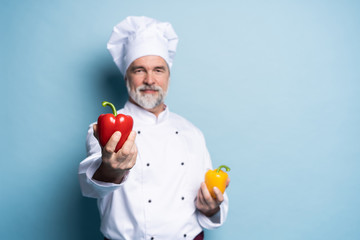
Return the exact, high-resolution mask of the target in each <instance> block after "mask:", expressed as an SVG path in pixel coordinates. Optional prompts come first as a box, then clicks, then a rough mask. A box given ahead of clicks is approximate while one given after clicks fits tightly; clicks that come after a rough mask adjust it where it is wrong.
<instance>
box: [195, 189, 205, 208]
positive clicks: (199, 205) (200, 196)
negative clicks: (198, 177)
mask: <svg viewBox="0 0 360 240" xmlns="http://www.w3.org/2000/svg"><path fill="white" fill-rule="evenodd" d="M196 202H197V208H203V206H205V203H204V196H203V194H202V191H201V185H200V188H199V191H198V193H197V198H196Z"/></svg>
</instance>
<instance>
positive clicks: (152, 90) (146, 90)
mask: <svg viewBox="0 0 360 240" xmlns="http://www.w3.org/2000/svg"><path fill="white" fill-rule="evenodd" d="M140 91H141V92H142V93H146V94H154V93H157V92H158V90H154V89H143V90H140Z"/></svg>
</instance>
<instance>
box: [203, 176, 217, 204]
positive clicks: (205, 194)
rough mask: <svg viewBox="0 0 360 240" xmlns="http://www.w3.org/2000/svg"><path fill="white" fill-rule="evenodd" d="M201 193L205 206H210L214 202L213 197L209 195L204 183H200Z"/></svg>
mask: <svg viewBox="0 0 360 240" xmlns="http://www.w3.org/2000/svg"><path fill="white" fill-rule="evenodd" d="M201 193H202V195H203V199H204V202H205V204H207V205H210V204H211V203H212V202H213V201H214V199H213V197H212V196H211V194H210V192H209V190H208V188H207V186H206V184H205V183H204V182H203V183H201Z"/></svg>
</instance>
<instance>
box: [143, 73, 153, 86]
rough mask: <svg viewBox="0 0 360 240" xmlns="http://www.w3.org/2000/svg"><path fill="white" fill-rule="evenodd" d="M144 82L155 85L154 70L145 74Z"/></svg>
mask: <svg viewBox="0 0 360 240" xmlns="http://www.w3.org/2000/svg"><path fill="white" fill-rule="evenodd" d="M144 83H146V84H148V85H153V84H154V83H155V76H154V74H153V73H152V72H148V73H147V74H146V76H145V79H144Z"/></svg>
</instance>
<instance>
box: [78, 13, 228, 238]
mask: <svg viewBox="0 0 360 240" xmlns="http://www.w3.org/2000/svg"><path fill="white" fill-rule="evenodd" d="M177 43H178V37H177V35H176V33H175V31H174V30H173V28H172V26H171V24H169V23H167V22H159V21H157V20H155V19H152V18H148V17H127V18H126V19H125V20H123V21H122V22H120V23H119V24H118V25H116V26H115V27H114V29H113V33H112V35H111V37H110V40H109V42H108V45H107V47H108V50H109V51H110V53H111V55H112V57H113V59H114V62H115V64H116V65H117V67H118V68H119V70H120V72H121V73H122V75H123V76H124V79H125V81H126V86H127V89H128V93H129V100H128V101H127V102H126V104H125V106H124V108H123V109H121V110H119V111H118V113H121V114H126V115H131V116H132V118H133V119H134V127H133V131H132V132H131V133H130V135H129V137H128V139H127V141H126V142H125V144H124V145H123V147H122V148H121V149H120V150H119V151H118V152H115V146H116V144H117V142H118V141H119V139H120V137H121V133H120V132H115V133H114V134H113V135H112V137H111V138H110V140H109V141H108V143H107V144H106V145H105V146H104V147H103V148H102V147H101V146H100V145H99V142H98V140H97V138H98V131H97V129H98V128H97V124H96V123H93V124H91V125H90V127H89V130H88V135H87V141H86V142H87V158H86V159H84V160H83V161H82V162H81V163H80V166H79V181H80V186H81V190H82V193H83V195H84V196H86V197H92V198H97V201H98V208H99V212H100V217H101V227H100V230H101V232H102V234H103V235H104V237H105V239H129V240H135V239H136V240H138V239H144V240H145V239H148V240H150V239H156V240H157V239H163V240H170V239H171V240H173V239H196V240H199V239H203V238H204V232H203V229H214V228H217V227H219V226H221V225H222V224H223V223H224V221H225V219H226V216H227V213H228V197H227V195H226V193H224V194H222V193H221V191H219V190H218V189H217V188H215V189H214V191H215V193H216V198H212V197H211V195H210V193H209V191H208V189H207V187H206V185H205V183H204V182H203V181H204V175H205V172H206V171H207V170H208V169H211V168H212V164H211V160H210V156H209V153H208V150H207V148H206V144H205V140H204V136H203V134H202V133H201V131H200V130H199V129H198V128H197V127H195V126H194V125H193V124H192V123H190V122H189V121H187V120H186V119H184V118H183V117H181V116H179V115H177V114H175V113H173V112H171V111H170V109H169V107H168V106H167V105H165V103H164V100H165V97H166V94H167V91H168V88H169V81H170V68H171V66H172V63H173V59H174V56H175V51H176V46H177ZM228 183H229V181H228Z"/></svg>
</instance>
